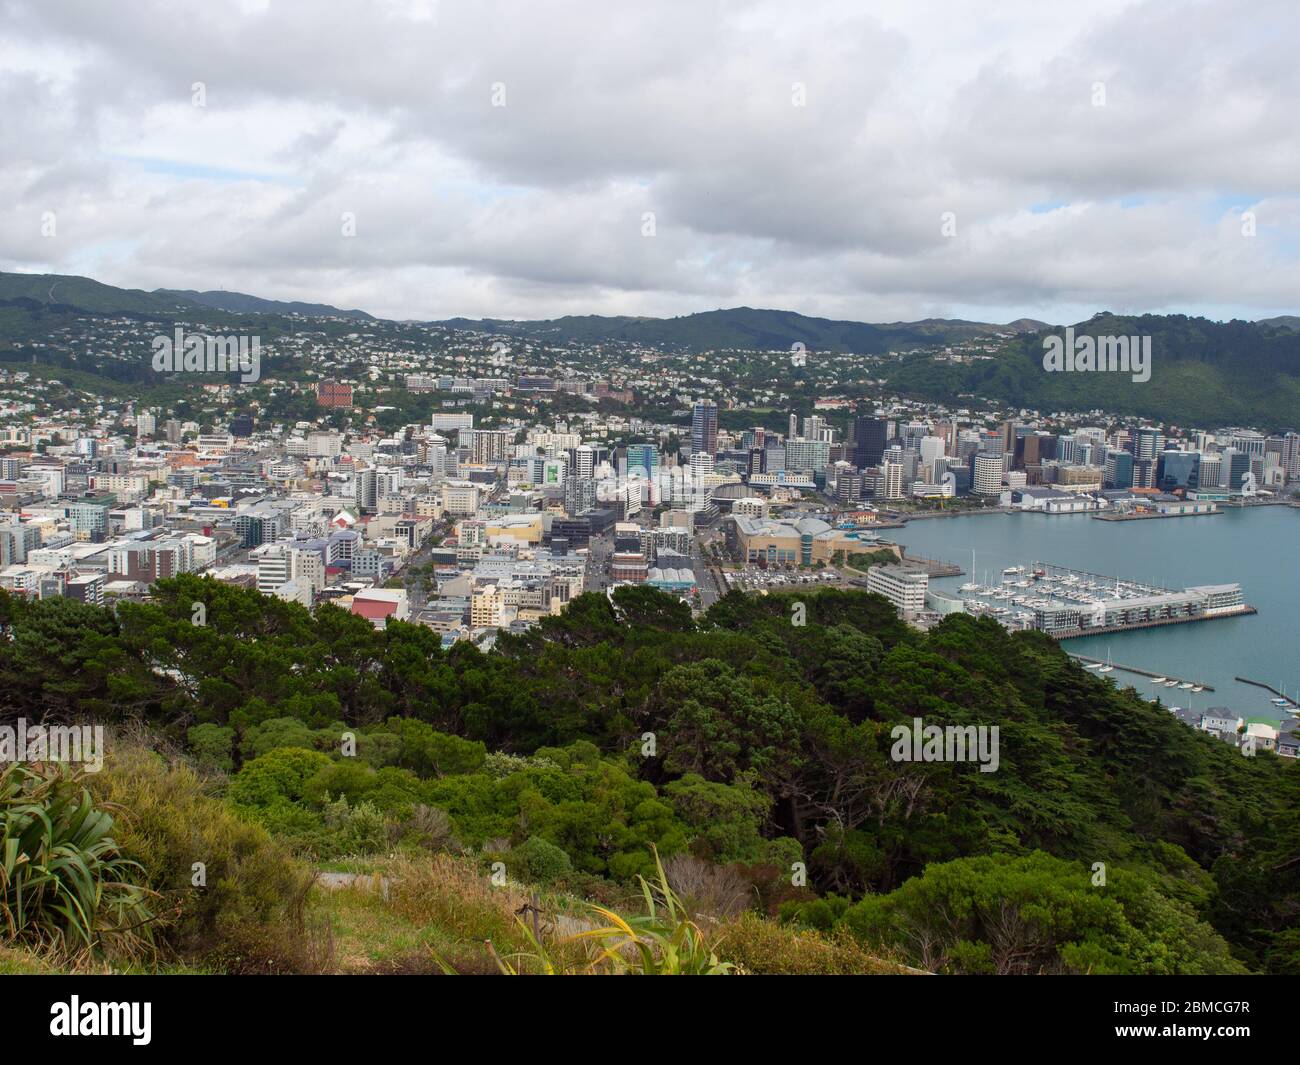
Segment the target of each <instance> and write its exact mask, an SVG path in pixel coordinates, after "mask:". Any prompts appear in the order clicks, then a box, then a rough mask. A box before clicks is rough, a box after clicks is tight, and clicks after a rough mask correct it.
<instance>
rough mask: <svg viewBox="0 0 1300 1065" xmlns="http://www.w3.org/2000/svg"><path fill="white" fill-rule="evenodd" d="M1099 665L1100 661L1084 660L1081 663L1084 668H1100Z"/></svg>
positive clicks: (1100, 665)
mask: <svg viewBox="0 0 1300 1065" xmlns="http://www.w3.org/2000/svg"><path fill="white" fill-rule="evenodd" d="M1101 667H1102V663H1101V662H1085V663H1084V664H1083V668H1084V669H1101Z"/></svg>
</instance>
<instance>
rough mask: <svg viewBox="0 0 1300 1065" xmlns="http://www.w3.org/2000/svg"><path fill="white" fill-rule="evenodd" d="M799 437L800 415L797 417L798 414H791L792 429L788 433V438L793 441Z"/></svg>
mask: <svg viewBox="0 0 1300 1065" xmlns="http://www.w3.org/2000/svg"><path fill="white" fill-rule="evenodd" d="M798 435H799V415H797V414H791V415H790V429H789V431H788V432H787V433H786V436H788V437H790V439H792V440H793V439H794V438H795V437H796V436H798Z"/></svg>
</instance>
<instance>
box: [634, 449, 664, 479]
mask: <svg viewBox="0 0 1300 1065" xmlns="http://www.w3.org/2000/svg"><path fill="white" fill-rule="evenodd" d="M658 469H659V449H658V448H657V447H656V446H655V445H654V444H629V445H628V446H627V473H628V476H629V477H630V476H632V474H633V471H634V470H639V471H640V474H641V476H642V477H645V478H647V479H649V478H652V477H653V476H654V475H655V471H656V470H658Z"/></svg>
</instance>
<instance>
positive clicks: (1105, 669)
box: [1097, 651, 1115, 673]
mask: <svg viewBox="0 0 1300 1065" xmlns="http://www.w3.org/2000/svg"><path fill="white" fill-rule="evenodd" d="M1114 669H1115V667H1114V666H1112V665H1111V664H1110V652H1109V651H1107V652H1106V664H1105V665H1104V666H1102V667H1101V668H1100V669H1098V670H1097V672H1098V673H1110V672H1112V671H1113V670H1114Z"/></svg>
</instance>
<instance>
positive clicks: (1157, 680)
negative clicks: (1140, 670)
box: [1151, 677, 1168, 684]
mask: <svg viewBox="0 0 1300 1065" xmlns="http://www.w3.org/2000/svg"><path fill="white" fill-rule="evenodd" d="M1167 679H1168V678H1167V677H1152V678H1151V683H1152V684H1163V683H1164V682H1165V681H1166V680H1167Z"/></svg>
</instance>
